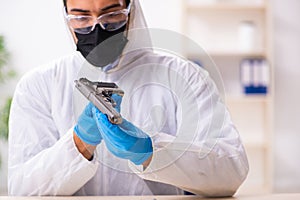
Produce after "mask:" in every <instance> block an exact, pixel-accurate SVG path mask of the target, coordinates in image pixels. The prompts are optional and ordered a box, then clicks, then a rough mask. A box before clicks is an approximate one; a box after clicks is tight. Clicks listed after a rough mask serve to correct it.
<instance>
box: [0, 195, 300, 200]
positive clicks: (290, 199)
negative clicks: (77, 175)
mask: <svg viewBox="0 0 300 200" xmlns="http://www.w3.org/2000/svg"><path fill="white" fill-rule="evenodd" d="M217 199H221V200H300V193H299V194H271V195H253V196H251V195H250V196H236V197H231V198H203V197H197V196H99V197H95V196H88V197H87V196H83V197H78V196H68V197H7V196H2V197H1V196H0V200H217Z"/></svg>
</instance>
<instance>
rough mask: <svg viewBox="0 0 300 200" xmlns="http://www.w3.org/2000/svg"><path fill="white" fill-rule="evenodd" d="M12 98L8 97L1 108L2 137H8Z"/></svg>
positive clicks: (0, 126) (0, 132)
mask: <svg viewBox="0 0 300 200" xmlns="http://www.w3.org/2000/svg"><path fill="white" fill-rule="evenodd" d="M11 101H12V98H8V99H7V100H6V102H5V105H4V106H3V107H2V109H1V110H0V138H1V139H5V140H7V139H8V120H9V111H10V106H11Z"/></svg>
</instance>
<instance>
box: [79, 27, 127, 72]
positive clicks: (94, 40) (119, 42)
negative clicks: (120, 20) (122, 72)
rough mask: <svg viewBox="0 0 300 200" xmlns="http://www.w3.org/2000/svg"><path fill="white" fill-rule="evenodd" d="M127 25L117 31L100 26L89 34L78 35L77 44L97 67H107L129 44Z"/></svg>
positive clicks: (84, 55)
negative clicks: (126, 35)
mask: <svg viewBox="0 0 300 200" xmlns="http://www.w3.org/2000/svg"><path fill="white" fill-rule="evenodd" d="M125 29H126V25H124V26H123V27H122V28H120V29H118V30H116V31H106V30H103V29H102V28H101V27H100V25H99V24H97V25H96V27H95V29H94V30H93V31H92V32H91V33H89V34H80V33H76V32H75V35H76V37H77V39H78V42H77V44H76V46H77V51H79V52H80V53H81V54H82V55H83V57H85V58H86V60H87V61H88V62H89V63H90V64H92V65H94V66H96V67H105V66H107V65H108V64H110V63H113V62H114V61H116V60H117V59H118V57H119V56H120V55H121V54H122V51H123V49H124V47H125V45H126V43H127V42H128V40H127V38H126V37H125V35H124V33H123V32H124V31H125Z"/></svg>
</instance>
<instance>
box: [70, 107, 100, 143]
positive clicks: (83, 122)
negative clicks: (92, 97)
mask: <svg viewBox="0 0 300 200" xmlns="http://www.w3.org/2000/svg"><path fill="white" fill-rule="evenodd" d="M92 108H96V107H95V106H94V105H93V104H92V103H89V104H88V105H87V106H86V107H85V109H84V111H83V112H82V113H81V115H80V116H79V118H78V122H77V124H76V126H75V127H74V132H75V134H76V135H77V136H78V137H79V138H80V139H81V140H82V141H83V142H85V143H87V144H90V145H93V146H97V145H98V144H100V142H101V140H102V137H101V134H100V131H99V129H98V127H97V124H96V121H95V120H94V118H93V112H92Z"/></svg>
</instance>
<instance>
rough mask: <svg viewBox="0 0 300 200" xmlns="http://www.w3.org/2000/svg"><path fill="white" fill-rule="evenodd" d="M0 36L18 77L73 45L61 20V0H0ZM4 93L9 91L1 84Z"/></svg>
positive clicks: (66, 51) (68, 50) (69, 50)
mask: <svg viewBox="0 0 300 200" xmlns="http://www.w3.org/2000/svg"><path fill="white" fill-rule="evenodd" d="M0 35H3V36H4V37H5V40H6V44H7V48H8V51H9V52H10V54H11V59H10V63H9V65H10V66H11V67H13V68H14V69H15V70H16V71H17V72H18V75H19V76H21V75H23V74H24V73H25V72H27V71H29V70H30V69H32V68H34V67H37V66H39V65H41V64H44V63H47V62H49V61H50V60H52V59H54V58H57V57H59V56H61V55H64V54H66V53H70V52H71V51H72V48H73V46H72V43H71V38H70V37H69V36H68V34H67V29H66V28H65V25H64V21H63V15H62V0H43V1H40V0H26V1H18V0H9V1H6V0H0ZM14 84H15V83H12V84H11V85H14ZM3 93H12V91H11V90H10V89H5V88H4V89H3V87H1V94H0V97H2V98H3V96H4V95H5V94H3Z"/></svg>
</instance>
